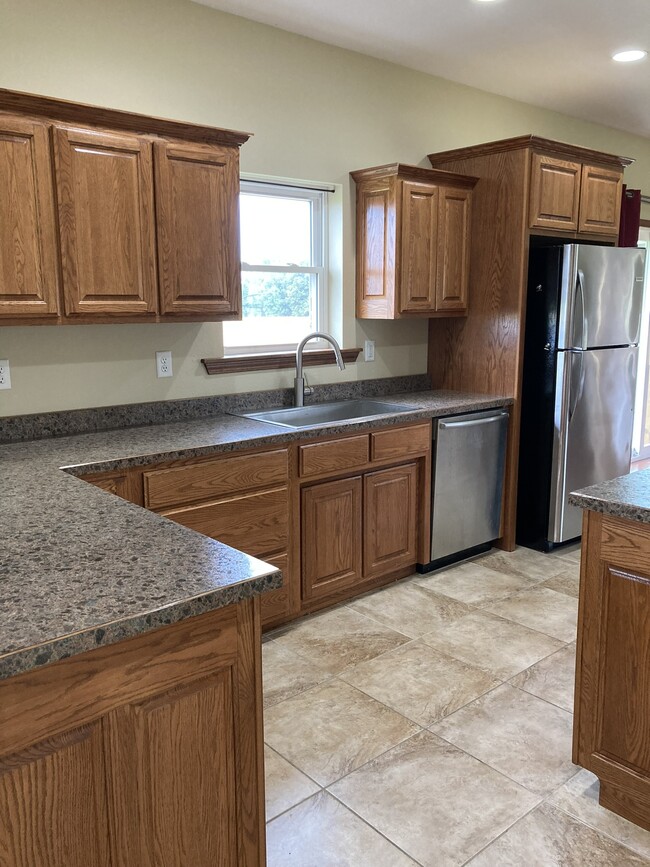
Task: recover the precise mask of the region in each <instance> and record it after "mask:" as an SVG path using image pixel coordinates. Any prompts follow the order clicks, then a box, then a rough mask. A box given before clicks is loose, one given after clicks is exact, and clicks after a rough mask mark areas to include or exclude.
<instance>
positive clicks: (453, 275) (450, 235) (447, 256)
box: [436, 187, 472, 312]
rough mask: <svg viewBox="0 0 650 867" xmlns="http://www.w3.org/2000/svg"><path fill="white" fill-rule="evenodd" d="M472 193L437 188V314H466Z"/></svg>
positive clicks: (469, 191)
mask: <svg viewBox="0 0 650 867" xmlns="http://www.w3.org/2000/svg"><path fill="white" fill-rule="evenodd" d="M471 197H472V193H471V190H454V189H451V188H447V187H441V188H440V201H439V209H438V211H439V212H438V280H437V291H436V310H438V311H444V310H449V311H452V310H454V311H458V312H465V311H467V295H468V290H469V244H470V226H471V202H472V198H471Z"/></svg>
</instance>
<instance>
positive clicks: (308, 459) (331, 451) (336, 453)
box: [298, 434, 369, 478]
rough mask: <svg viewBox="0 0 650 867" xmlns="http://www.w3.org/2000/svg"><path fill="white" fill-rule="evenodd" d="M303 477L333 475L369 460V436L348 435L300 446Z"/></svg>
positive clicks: (300, 464) (301, 473) (355, 467)
mask: <svg viewBox="0 0 650 867" xmlns="http://www.w3.org/2000/svg"><path fill="white" fill-rule="evenodd" d="M298 454H299V461H300V463H299V467H300V475H301V477H303V478H305V477H309V476H317V475H322V474H330V475H333V474H335V473H338V472H340V471H341V470H355V469H357V468H358V467H361V466H364V465H365V464H367V463H368V461H369V436H368V434H360V435H359V436H346V437H341V438H340V439H335V440H330V441H328V442H315V443H307V444H305V445H301V446H299V448H298Z"/></svg>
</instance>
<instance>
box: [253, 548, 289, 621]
mask: <svg viewBox="0 0 650 867" xmlns="http://www.w3.org/2000/svg"><path fill="white" fill-rule="evenodd" d="M263 559H264V560H265V561H266V562H267V563H270V564H271V565H272V566H275V567H276V569H279V570H280V571H281V572H282V587H279V588H278V589H277V590H270V591H269V592H268V593H262V595H261V596H260V611H261V615H262V626H268V625H270V624H274V623H279V622H280V621H283V620H285V619H286V618H287V617H290V616H291V614H292V613H293V599H292V593H291V579H290V576H289V572H288V568H289V558H288V556H287V554H278V555H277V556H276V557H264V558H263Z"/></svg>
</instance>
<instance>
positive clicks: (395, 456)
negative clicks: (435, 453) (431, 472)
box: [370, 422, 432, 461]
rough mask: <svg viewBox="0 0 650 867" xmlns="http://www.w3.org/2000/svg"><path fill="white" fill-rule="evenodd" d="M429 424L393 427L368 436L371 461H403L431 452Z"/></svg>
mask: <svg viewBox="0 0 650 867" xmlns="http://www.w3.org/2000/svg"><path fill="white" fill-rule="evenodd" d="M431 435H432V434H431V422H426V423H425V424H414V425H409V426H408V427H395V428H390V429H388V430H382V431H376V432H373V433H371V434H370V454H371V458H372V460H373V461H388V460H404V459H407V458H409V457H411V456H412V455H419V454H425V453H426V452H429V451H431Z"/></svg>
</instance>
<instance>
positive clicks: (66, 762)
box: [0, 720, 112, 867]
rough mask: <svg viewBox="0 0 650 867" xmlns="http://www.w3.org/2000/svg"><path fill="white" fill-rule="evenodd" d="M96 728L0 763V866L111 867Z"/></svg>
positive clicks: (98, 727)
mask: <svg viewBox="0 0 650 867" xmlns="http://www.w3.org/2000/svg"><path fill="white" fill-rule="evenodd" d="M26 725H28V723H27V722H26ZM102 727H103V723H102V721H101V720H99V721H97V722H95V723H92V724H89V725H85V726H81V727H79V728H76V729H71V730H69V731H65V732H63V733H62V734H59V735H56V736H54V737H51V738H49V739H48V740H45V741H41V742H40V743H37V744H34V745H31V746H29V747H26V748H24V749H22V750H19V751H18V752H14V753H10V754H8V755H7V754H5V755H2V756H0V863H2V864H7V865H9V864H10V865H12V867H34V865H37V864H42V865H47V867H88V865H89V864H93V865H97V867H109V865H112V860H111V858H110V854H109V839H108V838H109V830H108V809H107V804H106V779H105V767H104V743H103V730H102Z"/></svg>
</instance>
